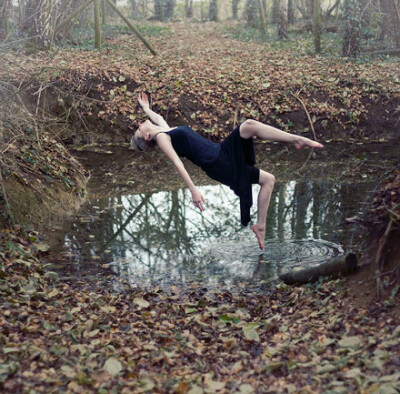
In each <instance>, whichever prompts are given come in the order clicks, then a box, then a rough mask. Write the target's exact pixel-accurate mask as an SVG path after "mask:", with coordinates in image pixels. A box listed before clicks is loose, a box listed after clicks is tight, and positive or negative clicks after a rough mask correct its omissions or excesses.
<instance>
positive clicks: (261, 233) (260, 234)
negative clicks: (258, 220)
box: [251, 224, 265, 250]
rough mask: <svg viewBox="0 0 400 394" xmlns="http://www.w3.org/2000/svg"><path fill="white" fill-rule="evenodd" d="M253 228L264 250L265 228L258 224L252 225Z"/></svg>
mask: <svg viewBox="0 0 400 394" xmlns="http://www.w3.org/2000/svg"><path fill="white" fill-rule="evenodd" d="M251 229H252V230H253V232H254V234H255V235H256V237H257V241H258V244H259V245H260V249H261V250H264V234H265V230H264V229H263V228H260V227H259V226H258V224H255V225H254V226H252V227H251Z"/></svg>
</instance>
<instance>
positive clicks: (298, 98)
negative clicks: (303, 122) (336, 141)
mask: <svg viewBox="0 0 400 394" xmlns="http://www.w3.org/2000/svg"><path fill="white" fill-rule="evenodd" d="M290 94H291V95H292V96H293V97H294V98H295V99H296V100H298V101H299V102H300V104H301V105H302V107H303V108H304V111H305V112H306V115H307V118H308V121H309V123H310V127H311V130H312V132H313V135H314V139H315V141H316V140H317V135H316V133H315V129H314V125H313V122H312V120H311V116H310V113H309V112H308V110H307V108H306V105H305V104H304V102H303V100H302V99H301V98H300V97H299V96H298V93H296V94H294V93H292V92H290Z"/></svg>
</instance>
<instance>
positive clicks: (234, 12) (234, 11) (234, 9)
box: [232, 0, 240, 19]
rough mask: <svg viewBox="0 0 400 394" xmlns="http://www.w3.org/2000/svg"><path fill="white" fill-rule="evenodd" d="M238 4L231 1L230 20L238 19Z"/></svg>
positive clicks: (233, 0) (237, 1)
mask: <svg viewBox="0 0 400 394" xmlns="http://www.w3.org/2000/svg"><path fill="white" fill-rule="evenodd" d="M239 2H240V0H232V19H237V18H238V9H239Z"/></svg>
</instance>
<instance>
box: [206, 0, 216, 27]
mask: <svg viewBox="0 0 400 394" xmlns="http://www.w3.org/2000/svg"><path fill="white" fill-rule="evenodd" d="M208 19H209V20H210V21H213V22H218V0H210V8H209V9H208Z"/></svg>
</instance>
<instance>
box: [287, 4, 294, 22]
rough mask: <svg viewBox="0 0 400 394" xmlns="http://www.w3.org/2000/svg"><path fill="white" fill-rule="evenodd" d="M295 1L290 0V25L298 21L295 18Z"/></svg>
mask: <svg viewBox="0 0 400 394" xmlns="http://www.w3.org/2000/svg"><path fill="white" fill-rule="evenodd" d="M295 2H296V1H295V0H289V2H288V23H289V24H293V23H294V22H295V20H296V18H295Z"/></svg>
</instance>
